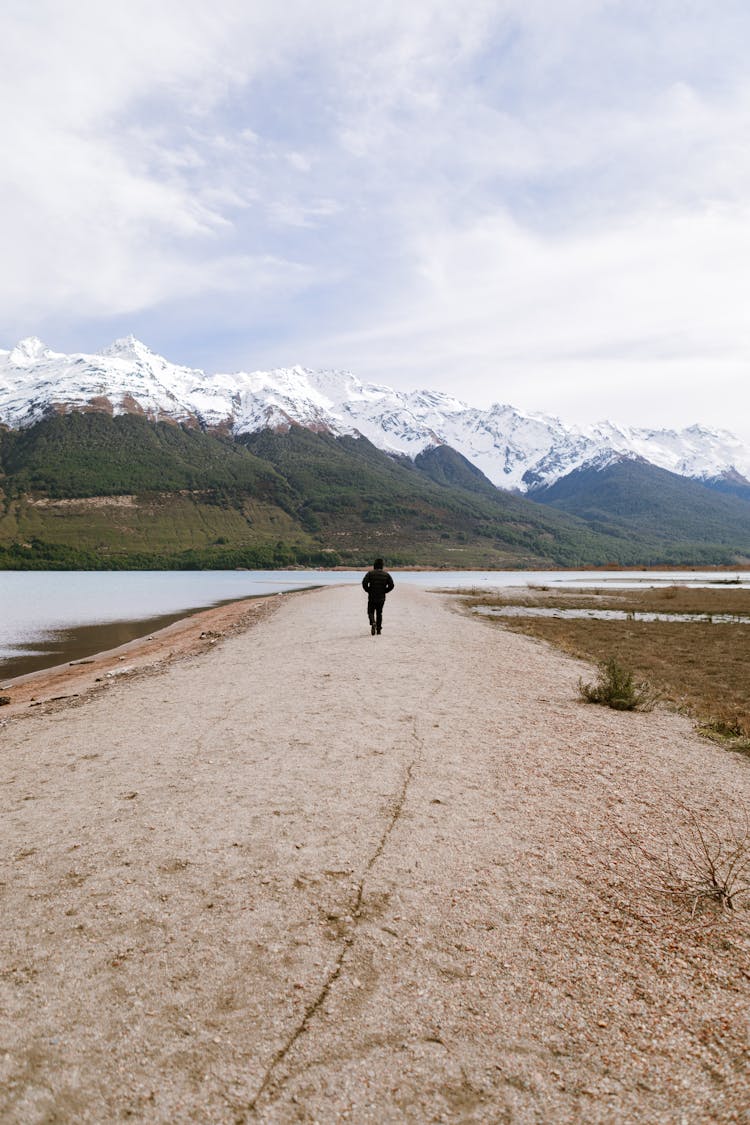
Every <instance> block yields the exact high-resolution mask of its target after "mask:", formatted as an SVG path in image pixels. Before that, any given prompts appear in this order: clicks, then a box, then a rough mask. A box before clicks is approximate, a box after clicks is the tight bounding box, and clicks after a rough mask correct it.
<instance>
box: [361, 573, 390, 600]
mask: <svg viewBox="0 0 750 1125" xmlns="http://www.w3.org/2000/svg"><path fill="white" fill-rule="evenodd" d="M362 589H363V590H367V593H368V594H369V596H370V597H371V598H372V600H373V601H375V602H379V601H385V595H386V594H387V593H388V592H389V590H392V589H393V579H392V578H391V576H390V574H389V573H388V571H387V570H374V569H373V570H368V572H367V574H366V575H365V576H364V578H363V579H362Z"/></svg>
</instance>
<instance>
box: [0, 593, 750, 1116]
mask: <svg viewBox="0 0 750 1125" xmlns="http://www.w3.org/2000/svg"><path fill="white" fill-rule="evenodd" d="M455 607H456V602H455V599H451V598H447V597H443V596H437V595H430V594H427V593H425V592H423V591H421V590H416V589H413V588H408V587H407V586H405V585H404V586H397V588H396V590H395V591H394V593H393V594H392V595H390V596H389V598H388V602H387V605H386V616H385V629H384V633H383V636H382V637H371V636H370V635H369V632H368V630H367V628H366V618H365V615H364V604H363V600H362V592H361V590H357V589H355V588H353V587H335V588H329V589H325V590H319V591H315V592H310V593H304V594H294V595H290V594H287V595H284V596H281V597H278V598H275V599H274V598H269V599H267V600H264V601H263V602H260V603H253V604H251V605H249V606H247V614H248V616H247V617H246V618H244V619H243V618H241V617H236V616H233V614H235V613H236V612H239V607H235V609H234V610H232V609H231V608H230V607H226V609H225V610H223V611H221V612H226V613H227V614H228V616H227V618H226V630H225V631H226V635H225V636H224V637H222V638H219V637H212V636H204V637H202V638H201V637H200V634H198V635H197V636H196V635H195V630H196V629H197V628H198V627H201V628H202V631H203V632H204V633H206V632H208V631H209V630H207V629H206V625H207V624H208V620H207V619H204V621H203V622H198V621H197V620H196V619H195V618H193V619H191V620H190V621H189V622H188V623H186V628H188V629H189V630H190V631H191V633H192V639H191V640H187V639H186V638H183V641H180V642H178V638H177V633H176V632H173V633H172V634H171V636H170V640H169V643H165V637H162V638H157V642H158V644H159V645H161V646H163V647H161V648H159V649H155V650H150V651H149V652H142V653H141V656H142V657H143V660H144V663H143V665H141V667H142V669H143V670H142V671H135V672H133V673H126V674H124V675H122V676H119V677H113V678H112V679H111V680H109V681H104V680H100V681H99V682H98V683H96V677H95V678H94V682H93V683H92V685H91V686H92V687H93V688H94V689H95V690H93V691H92V692H91V693H90V694H89V695H87V696H81V697H79V698H77V699H74V700H73V701H72V702H71V701H66V700H62V701H58V702H52V703H47V704H43V705H42V706H40V707H38V708H30V707H28V703H27V705H26V707H25V708H24V707H21V706H20V701H19V704H18V705H14V706H19V710H17V711H16V712H15V717H12V718H11V719H10V721H6V722H5V723H4V726H3V727H2V730H0V793H1V794H2V798H1V800H2V810H1V811H2V826H3V827H2V831H3V849H2V855H1V856H0V909H2V916H3V920H4V925H3V926H2V927H1V928H0V1119H1V1120H2V1121H3V1122H4V1123H6V1122H7V1123H8V1125H43V1123H44V1125H49V1123H51V1122H55V1123H67V1122H71V1123H73V1122H75V1123H76V1125H101V1123H102V1122H118V1121H125V1120H135V1121H139V1122H148V1123H154V1125H156V1123H158V1125H183V1123H187V1122H191V1123H192V1122H195V1123H199V1122H200V1123H205V1122H212V1123H215V1125H239V1123H240V1122H256V1121H260V1122H268V1123H269V1125H270V1123H279V1125H281V1123H287V1122H307V1123H312V1122H315V1121H317V1122H326V1123H327V1122H357V1123H360V1122H361V1123H365V1125H383V1123H390V1122H393V1123H396V1122H399V1123H400V1122H414V1123H415V1125H417V1123H419V1125H421V1123H422V1122H446V1123H448V1122H456V1121H460V1122H512V1123H520V1125H526V1123H529V1125H531V1123H539V1122H555V1123H558V1122H561V1123H570V1125H579V1123H581V1122H601V1123H604V1122H607V1123H608V1122H645V1121H647V1122H649V1123H650V1125H651V1123H657V1125H658V1123H663V1125H674V1123H677V1122H682V1121H686V1122H703V1121H712V1122H744V1121H747V1107H748V1105H750V1035H749V1029H748V1022H747V1012H748V1007H749V1003H750V933H749V931H748V911H747V909H746V908H744V907H743V906H742V905H741V904H740V902H739V901H738V903H737V909H735V910H734V911H732V912H729V911H725V912H724V914H723V915H721V914H713V913H711V914H709V915H707V916H704V915H703V914H701V915H699V916H698V917H696V918H694V919H691V917H690V915H689V912H687V913H686V912H685V911H679V912H678V911H677V910H676V907H675V904H674V903H673V902H672V900H671V899H668V898H667V897H666V896H665V894H664V891H663V886H662V884H660V882H659V869H658V867H656V868H653V869H652V867H651V866H650V864H651V861H650V860H648V861H647V860H646V858H645V857H646V852H645V851H643V852H637V853H636V854H635V857H634V854H633V853H632V849H630V848H629V847H628V846H626V844H625V843H624V840H625V838H624V837H623V835H622V830H623V829H631V830H632V831H633V832H634V833H635V834H636V836H637V838H638V839H639V840H642V841H643V842H644V845H647V847H648V850H649V852H650V854H652V855H656V856H657V858H658V854H659V853H660V852H663V850H664V848H665V847H666V848H668V847H672V846H674V845H675V842H678V841H679V839H680V838H681V837H683V838H684V837H685V835H686V834H687V833H688V832H689V830H690V821H689V817H686V815H685V810H686V807H687V806H689V807H690V808H691V809H694V810H696V814H697V815H698V816H699V817H700V818H701V822H702V823H703V824H705V825H706V826H710V828H711V829H712V830H715V831H716V833H717V834H718V836H719V837H721V838H724V837H725V836H726V834H727V832H728V830H729V826H730V822H731V816H732V813H733V810H736V809H737V808H738V806H740V805H741V804H742V803H743V802H744V804H745V807H750V770H749V769H748V763H747V761H746V760H745V759H743V758H741V757H740V756H738V755H732V754H728V753H726V752H725V751H722V750H721V749H719V748H718V747H715V746H714V745H712V744H710V743H706V742H705V741H703V740H701V739H700V738H698V737H697V736H696V735H695V733H694V731H693V730H692V728H691V725H690V723H689V722H688V721H687V720H685V719H684V718H682V717H680V716H678V715H674V714H670V713H667V712H664V711H654V712H653V713H651V714H623V713H621V712H614V711H608V710H606V709H603V708H597V707H590V706H586V705H585V704H583V703H581V702H580V700H579V699H578V695H577V681H578V677H579V675H581V674H582V673H583V674H585V675H590V669H589V668H587V667H586V666H584V665H582V664H580V663H579V662H576V661H573V660H571V659H569V658H567V657H565V656H564V655H562V654H560V653H557V652H555V651H553V650H551V649H550V648H548V647H547V646H546V645H544V644H541V643H539V642H537V641H534V640H531V639H529V638H527V637H524V636H520V635H517V634H514V633H510V632H507V631H505V630H504V629H502V628H500V627H498V626H496V625H494V624H490V623H487V622H483V621H477V620H474V619H469V618H468V617H466V616H463V615H461V614H460V613H458V612H457V611H456V610H455ZM210 612H211V613H212V614H214V613H219V612H220V611H210ZM243 612H244V611H243ZM218 620H219V619H218V618H216V617H213V618H211V622H212V624H213V626H214V629H213V631H215V632H219V631H221V630H219V629H218V628H216V626H217V624H218ZM249 625H251V626H252V627H250V628H248V627H247V626H249ZM172 628H173V629H175V627H172ZM165 636H166V635H165ZM212 640H213V641H215V644H213V645H211V643H210V642H211V641H212ZM183 643H184V648H181V647H180V646H181V645H182V644H183ZM191 646H195V647H191ZM180 652H182V653H183V655H182V657H181V658H178V654H179V653H180ZM118 655H124V654H118ZM132 660H133V664H134V665H135V663H136V656H135V654H132ZM107 661H112V663H110V664H109V668H110V670H121V668H122V662H121V661H119V660H118V658H117V655H112V656H110V657H108V658H107ZM149 661H151V663H149ZM104 663H105V662H102V664H101V665H100V666H99V667H98V668H97V669H96V671H97V672H101V671H102V670H103V668H104ZM128 663H130V661H129V660H128ZM73 673H75V674H76V675H83V674H84V673H86V674H87V675H90V674H91V673H90V672H89V669H88V668H83V669H80V668H79V669H73V670H66V671H65V672H64V673H62V675H63V677H64V678H63V680H62V681H60V683H63V684H64V685H65V690H66V691H70V689H71V686H72V685H71V681H70V679H69V677H70V675H71V674H73ZM83 682H84V681H83V680H81V681H80V683H81V684H83ZM104 684H106V686H103V685H104ZM51 689H52V685H50V684H48V685H47V687H46V689H45V690H51ZM14 690H16V689H14ZM41 690H42V689H41V688H40V687H39V686H38V685H37V691H38V692H39V693H40V694H41ZM5 710H9V709H7V708H6V709H5ZM634 858H635V859H636V860H637V861H638V862H635V863H634V862H633V860H634ZM730 915H731V916H730Z"/></svg>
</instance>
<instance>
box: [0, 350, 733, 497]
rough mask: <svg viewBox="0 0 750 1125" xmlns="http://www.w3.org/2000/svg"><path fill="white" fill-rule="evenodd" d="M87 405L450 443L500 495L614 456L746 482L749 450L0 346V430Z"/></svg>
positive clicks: (242, 427)
mask: <svg viewBox="0 0 750 1125" xmlns="http://www.w3.org/2000/svg"><path fill="white" fill-rule="evenodd" d="M90 410H98V411H106V412H108V413H112V414H121V413H136V414H143V415H145V416H146V417H148V418H149V419H151V420H152V421H159V420H170V421H174V422H179V423H184V424H188V425H195V426H200V427H201V428H202V429H207V430H216V431H220V432H224V433H230V434H233V435H239V434H242V433H250V432H254V431H256V430H261V429H267V428H273V429H283V428H285V427H288V426H289V425H290V424H291V423H297V424H299V425H302V426H307V427H309V428H311V429H315V430H319V431H325V432H329V433H332V434H335V435H342V434H355V435H356V434H360V435H363V436H364V437H367V438H369V440H370V441H371V442H373V444H374V445H376V446H378V447H379V448H380V449H383V450H385V451H386V452H388V453H394V454H402V455H406V456H408V457H411V458H414V457H416V456H417V454H418V453H421V452H422V451H423V450H425V449H427V448H429V447H431V446H435V445H449V446H451V447H452V448H453V449H456V450H457V451H458V452H459V453H462V454H463V456H464V457H466V458H467V459H468V460H469V461H471V462H472V463H473V464H474V465H476V466H477V467H478V468H479V469H481V470H482V472H483V473H484V474H485V475H486V476H487V477H489V479H490V480H491V481H493V482H494V483H495V484H496V485H498V486H499V487H500V488H505V489H516V490H518V491H521V492H526V491H533V490H534V489H536V488H539V487H543V486H545V485H549V484H552V483H553V482H554V481H556V480H558V479H559V478H560V477H562V476H565V475H566V474H567V473H569V472H571V471H572V470H574V469H577V468H580V467H581V466H583V465H588V464H596V465H598V466H602V465H604V464H607V463H609V462H610V461H611V460H612V458H615V457H623V456H624V457H638V458H641V459H643V460H645V461H649V462H651V463H652V464H654V465H657V466H659V467H660V468H663V469H668V470H669V471H670V472H673V473H677V474H680V475H682V476H687V477H693V478H697V479H699V480H714V479H721V478H727V479H731V480H734V481H736V480H737V479H738V478H739V479H740V480H742V481H746V480H748V478H750V449H748V447H747V446H745V445H743V443H742V442H741V441H740V440H739V439H738V438H737V437H735V436H734V435H733V434H731V433H728V432H727V431H723V430H709V429H706V428H705V427H702V426H698V425H695V426H690V427H688V428H687V429H683V430H650V429H637V428H633V427H628V426H619V425H616V424H614V423H612V422H601V423H598V424H596V425H592V426H575V425H570V424H568V423H564V422H562V421H560V419H558V418H555V417H552V416H550V415H546V414H538V413H525V412H522V411H519V410H516V409H515V408H514V407H512V406H508V405H495V406H492V407H490V409H489V410H480V409H477V408H475V407H471V406H468V405H467V404H466V403H463V402H461V401H459V400H458V399H456V398H453V397H452V396H450V395H446V394H442V393H440V392H437V391H427V390H422V391H413V392H402V391H396V390H393V389H391V388H390V387H385V386H380V385H378V384H374V383H362V382H361V381H360V380H359V379H357V378H356V377H355V376H354V375H352V374H351V373H349V372H343V371H311V370H308V369H306V368H303V367H292V368H282V369H278V370H274V371H254V372H236V373H234V374H221V373H219V374H213V375H211V374H206V373H205V372H203V371H201V370H198V369H194V368H190V367H182V366H179V365H177V364H173V363H170V362H169V361H168V360H166V359H164V358H163V357H162V356H159V355H156V354H155V353H154V352H152V351H151V350H150V349H149V348H148V347H147V346H146V345H145V344H142V343H141V342H140V341H138V340H136V339H134V338H133V337H132V336H130V337H127V338H125V339H122V340H117V341H115V343H113V344H112V345H110V347H108V348H105V349H104V351H102V352H100V353H97V354H93V355H86V354H82V353H81V354H74V355H65V354H63V353H60V352H54V351H52V350H51V349H50V348H48V347H46V345H44V344H43V343H42V342H41V341H40V340H38V339H36V338H34V337H32V338H29V339H26V340H22V341H21V342H20V343H18V344H16V346H15V347H14V348H13V349H12V350H11V351H2V350H0V425H4V426H7V427H8V428H10V429H21V428H23V427H27V426H31V425H33V424H34V423H35V422H38V421H40V420H41V419H42V418H44V417H46V416H48V415H49V414H52V413H70V412H72V411H90Z"/></svg>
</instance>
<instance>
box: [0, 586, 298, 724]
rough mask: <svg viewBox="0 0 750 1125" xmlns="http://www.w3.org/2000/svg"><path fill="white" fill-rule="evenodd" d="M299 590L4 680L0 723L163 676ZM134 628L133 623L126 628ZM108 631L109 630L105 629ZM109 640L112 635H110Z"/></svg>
mask: <svg viewBox="0 0 750 1125" xmlns="http://www.w3.org/2000/svg"><path fill="white" fill-rule="evenodd" d="M295 593H296V591H291V592H285V593H283V594H269V595H268V596H266V597H253V598H245V599H243V600H241V601H236V602H228V603H227V604H225V605H220V606H214V607H212V608H211V609H206V610H200V611H199V612H197V613H192V614H190V615H189V616H182V617H180V618H178V619H177V620H176V621H175V620H174V619H172V620H171V622H170V624H169V625H166V626H164V627H163V628H161V629H155V630H154V631H153V632H151V633H147V634H145V635H141V636H136V637H135V638H134V639H132V640H129V641H126V642H125V643H124V644H120V645H117V646H116V647H114V648H109V649H105V650H104V651H101V652H97V653H94V654H93V655H91V656H86V657H83V658H82V659H77V660H73V661H66V662H65V663H64V664H57V665H55V666H53V667H51V668H42V669H40V670H39V671H37V672H29V673H27V674H25V675H21V676H12V677H8V678H5V679H3V680H1V681H0V695H3V696H5V697H8V698H10V700H11V702H10V704H7V705H4V706H2V707H0V722H2V721H3V720H7V719H9V718H11V716H13V717H17V716H19V715H22V714H24V713H25V712H27V711H28V709H29V708H30V707H32V706H33V707H41V708H45V709H46V708H47V707H49V706H54V705H55V704H57V703H60V702H62V701H66V702H68V703H70V702H71V701H74V700H75V699H83V698H85V697H86V696H88V695H89V694H90V693H91V692H94V691H101V690H102V689H103V687H107V686H109V685H110V684H111V683H112V682H113V680H115V679H119V678H125V679H128V678H130V679H132V678H133V677H135V676H137V675H139V674H140V675H142V674H144V673H146V672H149V671H163V670H165V669H166V667H168V666H169V664H171V663H173V662H174V661H176V660H181V659H183V658H184V657H186V656H193V655H197V654H198V653H201V652H207V651H208V650H209V649H211V648H213V647H214V646H215V645H216V644H217V643H218V642H219V641H221V640H223V639H224V638H226V637H228V636H232V635H235V634H237V633H240V632H244V631H245V630H246V629H249V628H251V627H252V626H253V625H254V624H256V623H257V622H259V621H262V620H264V619H265V618H266V617H267V616H268V615H269V614H271V613H273V612H274V610H275V609H276V608H277V607H278V605H279V604H280V602H281V600H282V599H283V598H288V597H293V596H294V594H295ZM129 627H135V628H137V625H133V623H130V624H129V626H126V628H129ZM107 630H109V627H107ZM108 635H110V636H111V634H110V633H108Z"/></svg>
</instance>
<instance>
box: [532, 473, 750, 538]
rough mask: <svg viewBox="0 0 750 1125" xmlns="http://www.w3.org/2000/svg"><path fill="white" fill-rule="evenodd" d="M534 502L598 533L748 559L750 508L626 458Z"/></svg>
mask: <svg viewBox="0 0 750 1125" xmlns="http://www.w3.org/2000/svg"><path fill="white" fill-rule="evenodd" d="M534 499H535V500H536V501H537V502H538V503H540V504H544V505H546V506H548V507H553V508H555V509H556V510H557V511H561V512H566V513H567V514H568V515H572V516H576V517H577V518H578V519H581V520H584V521H585V522H586V524H587V525H588V526H589V527H590V528H592V529H595V530H597V531H600V532H602V533H603V534H615V535H634V536H636V537H638V538H639V539H648V540H649V541H651V542H652V543H654V544H657V543H661V544H664V545H666V544H668V543H674V542H675V541H677V540H682V541H684V542H691V543H693V544H695V545H696V547H697V546H698V545H701V546H702V547H703V548H704V549H706V550H708V551H709V552H712V551H713V552H715V553H716V555H717V557H718V556H719V555H721V554H723V553H724V552H725V551H726V550H727V549H729V550H732V551H735V552H737V554H738V556H745V557H747V558H750V503H748V500H747V499H743V498H742V497H741V495H733V494H731V493H729V492H723V491H719V490H718V489H717V487H713V488H712V487H709V486H708V485H705V484H700V483H698V482H697V481H693V480H688V479H686V478H685V477H682V476H678V475H677V474H676V473H669V472H667V471H666V470H664V469H659V468H657V467H656V466H655V465H650V464H648V463H647V462H645V461H640V460H634V459H631V458H627V459H620V460H618V461H615V462H613V463H611V464H609V465H607V466H606V467H604V468H582V469H577V470H575V471H574V472H572V473H569V474H568V475H567V476H565V477H563V478H562V479H560V480H558V481H556V482H555V483H554V484H553V485H550V486H549V487H548V488H545V489H540V490H539V491H537V492H535V493H534Z"/></svg>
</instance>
